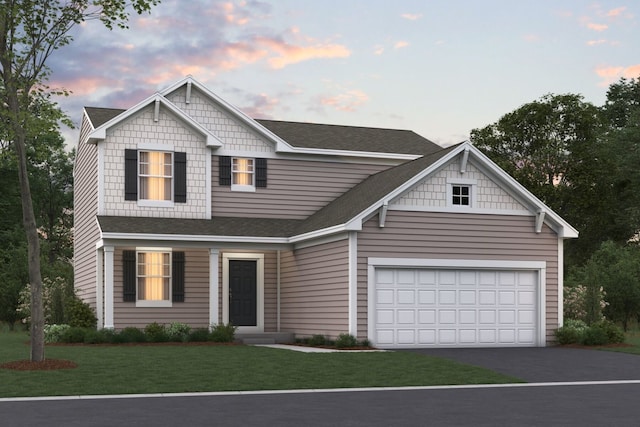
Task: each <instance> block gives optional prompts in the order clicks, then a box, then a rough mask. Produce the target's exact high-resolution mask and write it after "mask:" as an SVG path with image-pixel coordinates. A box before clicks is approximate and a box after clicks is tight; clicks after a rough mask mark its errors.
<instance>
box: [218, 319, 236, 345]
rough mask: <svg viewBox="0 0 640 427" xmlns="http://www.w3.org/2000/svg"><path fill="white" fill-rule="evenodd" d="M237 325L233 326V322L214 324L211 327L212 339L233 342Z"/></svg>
mask: <svg viewBox="0 0 640 427" xmlns="http://www.w3.org/2000/svg"><path fill="white" fill-rule="evenodd" d="M237 329H238V327H237V326H233V325H232V324H231V323H228V324H226V325H225V324H224V323H219V324H217V325H213V327H212V329H211V341H213V342H233V341H234V340H235V337H236V330H237Z"/></svg>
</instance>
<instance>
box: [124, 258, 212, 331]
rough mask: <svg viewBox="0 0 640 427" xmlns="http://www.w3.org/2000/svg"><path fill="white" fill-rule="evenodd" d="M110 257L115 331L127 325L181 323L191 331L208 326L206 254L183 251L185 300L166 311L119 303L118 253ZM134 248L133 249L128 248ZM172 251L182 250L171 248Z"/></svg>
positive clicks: (207, 267) (164, 309)
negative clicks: (112, 265) (111, 262)
mask: <svg viewBox="0 0 640 427" xmlns="http://www.w3.org/2000/svg"><path fill="white" fill-rule="evenodd" d="M123 249H124V248H116V251H115V255H114V294H113V295H114V310H113V311H114V313H113V315H114V323H115V325H114V326H115V328H116V329H122V328H124V327H127V326H135V327H137V328H144V327H145V326H146V325H148V324H149V323H153V322H158V323H160V324H166V325H168V324H170V323H172V322H182V323H186V324H188V325H190V326H191V327H193V328H205V327H208V326H209V251H208V250H201V249H200V250H195V249H186V250H184V252H185V299H184V302H179V303H173V306H172V307H168V308H150V307H136V303H135V302H123V301H122V293H123V289H122V274H123V273H122V251H123ZM129 249H135V248H129ZM173 250H174V251H179V250H183V249H179V248H174V249H173Z"/></svg>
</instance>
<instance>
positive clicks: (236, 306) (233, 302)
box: [229, 260, 258, 326]
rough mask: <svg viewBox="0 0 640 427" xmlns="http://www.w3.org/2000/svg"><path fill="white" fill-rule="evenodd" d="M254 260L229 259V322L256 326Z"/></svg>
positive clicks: (236, 324) (255, 275)
mask: <svg viewBox="0 0 640 427" xmlns="http://www.w3.org/2000/svg"><path fill="white" fill-rule="evenodd" d="M256 265H257V263H256V261H241V260H229V322H230V323H231V324H232V325H234V326H257V324H258V323H257V310H256V309H257V287H258V286H257V274H256Z"/></svg>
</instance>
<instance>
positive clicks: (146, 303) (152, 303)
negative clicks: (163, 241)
mask: <svg viewBox="0 0 640 427" xmlns="http://www.w3.org/2000/svg"><path fill="white" fill-rule="evenodd" d="M141 253H145V254H147V253H160V254H169V276H168V277H167V279H168V280H169V290H168V294H167V299H164V300H144V299H140V292H139V291H140V278H141V276H140V274H139V265H140V264H139V262H140V261H139V256H140V254H141ZM163 277H164V276H163ZM172 281H173V253H172V249H171V248H136V307H172V306H173V300H172V292H173V289H172V286H173V285H172Z"/></svg>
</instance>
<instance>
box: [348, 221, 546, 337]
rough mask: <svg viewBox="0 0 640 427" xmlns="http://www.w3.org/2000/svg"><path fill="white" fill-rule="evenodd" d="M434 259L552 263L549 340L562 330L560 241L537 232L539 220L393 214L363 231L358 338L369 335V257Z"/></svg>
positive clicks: (369, 222) (368, 223)
mask: <svg viewBox="0 0 640 427" xmlns="http://www.w3.org/2000/svg"><path fill="white" fill-rule="evenodd" d="M369 257H384V258H394V257H397V258H432V259H474V260H482V259H487V260H505V261H506V260H518V261H546V263H547V264H546V265H547V269H546V273H547V276H546V298H547V307H546V322H547V331H546V335H547V340H548V341H553V330H554V329H555V328H557V327H558V237H557V235H556V234H555V232H553V231H552V230H551V229H549V228H548V227H546V226H545V227H543V229H542V232H541V233H540V234H536V233H535V232H534V217H526V216H519V215H516V216H507V215H481V214H453V213H428V212H402V211H389V212H388V214H387V221H386V224H385V227H384V228H382V229H381V228H379V227H378V218H377V216H376V217H374V218H371V219H370V220H369V221H367V222H366V223H365V224H364V226H363V230H362V232H361V233H358V335H359V336H360V337H366V335H367V259H368V258H369Z"/></svg>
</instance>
